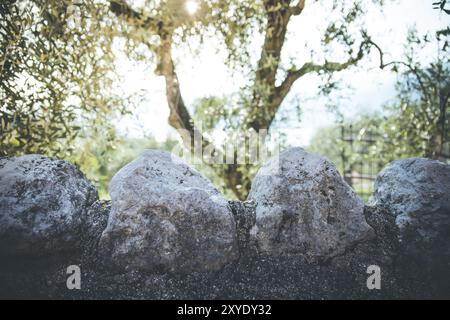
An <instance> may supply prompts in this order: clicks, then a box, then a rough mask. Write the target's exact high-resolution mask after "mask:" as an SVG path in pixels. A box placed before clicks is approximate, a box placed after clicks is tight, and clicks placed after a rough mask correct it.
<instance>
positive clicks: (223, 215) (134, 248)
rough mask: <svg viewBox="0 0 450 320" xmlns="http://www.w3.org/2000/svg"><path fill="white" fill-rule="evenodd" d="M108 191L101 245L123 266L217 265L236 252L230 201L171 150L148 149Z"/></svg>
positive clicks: (184, 269)
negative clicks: (107, 215)
mask: <svg viewBox="0 0 450 320" xmlns="http://www.w3.org/2000/svg"><path fill="white" fill-rule="evenodd" d="M109 193H110V195H111V199H112V209H111V213H110V217H109V220H108V226H107V228H106V230H105V231H104V232H103V235H102V238H101V241H100V245H101V248H102V250H104V252H105V253H106V254H107V255H108V256H111V257H112V262H113V263H114V264H116V265H118V266H119V267H122V268H125V269H131V270H133V269H134V270H153V271H178V272H193V271H212V270H218V269H220V268H222V267H223V266H224V265H226V264H228V263H230V262H232V261H233V260H234V259H235V258H236V257H237V237H236V226H235V221H234V219H233V215H232V212H231V209H230V206H229V205H228V202H227V201H226V200H225V199H224V198H223V197H222V195H221V194H220V193H219V191H218V190H217V189H215V188H214V187H213V185H212V184H211V183H210V182H209V181H208V180H206V179H205V178H204V177H203V176H202V175H201V174H200V173H198V172H197V171H195V170H194V169H192V168H191V167H189V166H188V165H187V164H185V163H184V162H182V160H181V159H179V158H177V157H175V156H173V155H171V154H170V153H167V152H162V151H157V150H148V151H146V152H144V153H143V154H142V155H141V156H140V157H139V158H138V159H136V160H135V161H133V162H131V163H129V164H128V165H126V166H125V167H124V168H122V169H121V170H120V171H119V172H118V173H117V174H116V175H115V176H114V178H113V179H112V181H111V183H110V187H109Z"/></svg>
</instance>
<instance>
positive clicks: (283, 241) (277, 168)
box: [249, 148, 373, 261]
mask: <svg viewBox="0 0 450 320" xmlns="http://www.w3.org/2000/svg"><path fill="white" fill-rule="evenodd" d="M249 199H250V200H253V201H255V202H256V225H255V226H254V227H253V228H252V230H251V235H252V237H253V238H254V239H255V240H256V243H257V245H258V247H259V249H260V250H262V251H266V252H271V253H276V254H281V253H299V254H303V255H304V256H305V257H306V258H308V259H309V260H311V261H316V260H323V259H327V258H330V257H333V256H335V255H337V254H341V253H343V252H344V251H345V250H346V249H347V248H349V247H350V246H352V245H353V244H355V243H356V242H358V241H362V240H365V239H368V238H370V237H371V236H372V235H373V230H372V228H371V227H370V226H369V225H368V224H367V223H366V220H365V218H364V204H363V202H362V200H361V199H359V198H358V197H357V195H356V194H355V193H354V192H353V190H352V189H351V188H350V187H349V186H348V184H347V183H346V182H345V181H344V180H343V179H342V177H341V176H340V175H339V173H338V171H337V170H336V168H335V166H334V165H333V164H332V163H331V162H330V161H328V160H326V159H324V158H322V157H320V156H318V155H314V154H309V153H307V152H306V151H304V150H303V149H301V148H291V149H288V150H286V151H284V152H282V153H281V154H280V155H278V156H275V157H274V158H272V159H271V160H270V161H269V162H268V163H267V164H265V165H264V166H263V167H262V168H261V169H260V170H259V172H258V174H257V176H256V177H255V179H254V181H253V183H252V188H251V191H250V194H249Z"/></svg>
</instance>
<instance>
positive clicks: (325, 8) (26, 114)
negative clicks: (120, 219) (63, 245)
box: [0, 0, 450, 200]
mask: <svg viewBox="0 0 450 320" xmlns="http://www.w3.org/2000/svg"><path fill="white" fill-rule="evenodd" d="M0 16H1V18H0V156H15V155H21V154H29V153H40V154H45V155H49V156H53V157H58V158H62V159H66V160H69V161H71V162H72V163H75V164H76V165H77V166H78V167H79V168H80V169H81V170H82V171H83V172H84V174H85V175H86V176H87V177H88V178H89V179H90V180H91V181H93V183H95V184H96V186H97V187H98V189H99V193H100V197H101V198H103V199H108V193H107V186H108V182H109V180H110V179H111V178H112V176H113V175H114V174H115V173H116V172H117V171H118V170H119V169H120V168H121V167H122V166H124V165H125V164H126V163H128V162H130V161H131V160H133V159H134V158H136V157H137V156H138V155H139V154H140V153H141V152H142V151H143V150H145V149H147V148H158V149H163V150H167V151H171V150H173V148H174V147H175V146H178V145H183V146H184V147H186V148H188V149H189V148H192V146H191V144H190V142H189V141H188V138H189V137H190V138H192V137H193V135H194V134H195V133H199V132H200V134H202V135H203V138H204V143H203V146H204V147H206V146H211V145H214V144H215V143H217V141H218V138H217V137H216V136H215V135H214V134H211V132H213V131H214V130H215V131H218V132H244V133H248V132H258V131H260V130H261V129H268V130H269V136H271V135H274V134H276V135H277V136H279V137H280V138H279V142H280V143H281V145H282V146H281V147H282V149H283V148H287V147H290V146H301V147H303V148H306V149H307V150H308V151H310V152H314V153H318V154H320V155H323V156H325V157H327V158H328V159H330V160H331V161H333V163H334V164H335V165H336V167H337V168H338V169H339V171H340V172H341V174H342V175H343V176H344V178H345V180H346V181H347V182H348V183H349V184H350V185H351V186H352V187H353V188H354V189H355V191H356V192H357V193H358V194H359V195H360V196H361V197H362V198H363V199H364V200H368V198H369V197H370V194H371V192H372V189H373V181H374V178H375V176H376V175H377V174H378V172H379V171H380V170H381V169H382V168H383V167H384V166H385V165H386V164H387V163H388V162H390V161H392V160H394V159H399V158H404V157H416V156H421V157H429V158H433V159H438V160H441V161H444V162H449V160H450V143H449V118H450V115H449V113H450V110H449V108H448V104H449V98H450V61H449V58H450V55H449V50H450V48H449V42H448V41H449V39H450V27H449V26H450V3H447V1H438V0H432V1H428V0H397V1H395V0H355V1H349V0H322V1H321V0H306V1H305V0H239V1H238V0H230V1H224V0H159V1H158V0H110V1H106V0H67V1H64V0H63V1H51V0H21V1H14V0H2V1H1V2H0ZM180 129H182V130H184V132H186V135H187V137H186V135H180V134H179V132H178V131H177V130H180ZM233 139H236V137H233V135H232V134H230V135H225V137H222V141H221V143H222V144H224V145H226V144H227V143H233ZM261 143H266V141H262V142H261ZM216 149H217V152H219V153H220V152H221V147H219V146H217V148H216ZM195 166H196V168H197V169H198V170H200V171H201V172H202V173H203V174H204V175H206V176H207V177H209V178H210V179H211V180H212V181H213V183H214V184H215V185H216V186H217V187H218V188H219V189H220V190H221V191H222V192H223V193H224V194H225V195H226V196H227V197H228V198H230V199H245V198H246V195H247V193H248V190H249V187H250V184H251V179H252V177H253V176H254V174H255V173H256V171H257V169H258V167H259V164H247V165H237V164H232V165H208V164H207V163H200V164H198V163H197V164H195Z"/></svg>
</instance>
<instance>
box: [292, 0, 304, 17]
mask: <svg viewBox="0 0 450 320" xmlns="http://www.w3.org/2000/svg"><path fill="white" fill-rule="evenodd" d="M305 2H306V1H305V0H298V2H297V4H296V5H295V6H292V7H290V8H289V10H290V14H291V15H293V16H298V15H300V14H301V13H302V12H303V10H304V9H305Z"/></svg>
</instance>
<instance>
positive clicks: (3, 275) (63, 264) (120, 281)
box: [0, 205, 450, 299]
mask: <svg viewBox="0 0 450 320" xmlns="http://www.w3.org/2000/svg"><path fill="white" fill-rule="evenodd" d="M94 206H96V205H94ZM107 207H108V205H102V208H101V209H100V210H101V211H105V210H107ZM241 209H244V208H243V207H241V208H239V210H241ZM250 215H251V214H250ZM365 215H366V219H367V222H368V223H369V224H370V226H371V227H372V228H373V229H374V230H375V233H376V237H375V238H373V239H371V240H369V241H365V242H361V243H358V244H356V245H355V246H354V247H353V248H351V249H349V250H347V251H346V252H345V253H344V254H343V255H341V256H338V257H335V258H332V259H330V260H329V261H327V263H309V262H307V261H306V260H305V259H304V258H302V256H301V255H290V254H286V255H281V256H276V257H275V256H273V255H267V254H256V255H241V257H240V259H239V260H238V261H237V262H236V263H234V264H230V265H227V266H225V267H224V268H223V269H222V270H220V271H218V272H215V273H213V274H209V273H194V274H171V273H163V274H160V273H153V272H145V271H137V270H135V271H127V272H123V271H121V272H118V271H114V270H108V269H105V268H103V267H101V266H100V265H99V264H98V262H97V261H96V260H91V256H85V260H81V261H78V262H77V261H74V260H73V258H72V257H64V256H60V257H59V261H53V262H52V263H51V264H50V265H49V264H48V263H47V264H46V265H40V266H39V267H36V262H35V261H34V262H33V263H32V264H31V263H29V262H28V263H25V264H23V263H22V264H21V265H20V266H19V267H16V266H14V267H11V268H9V269H7V270H5V269H4V268H5V264H4V263H2V264H0V283H1V284H2V286H0V298H24V297H25V298H56V299H419V298H441V299H442V298H444V299H448V298H450V287H443V286H442V282H438V281H434V282H431V281H429V280H430V277H434V276H435V275H434V274H429V275H428V277H423V274H422V273H420V272H417V270H414V271H413V273H410V274H408V275H407V276H406V273H405V270H409V269H410V264H409V263H408V264H406V265H399V264H397V257H398V254H399V252H398V250H399V249H398V243H397V237H396V232H397V231H396V225H395V218H394V217H392V216H390V215H388V214H386V212H384V211H382V210H381V209H379V208H374V207H370V208H366V210H365ZM99 217H103V215H99ZM100 220H101V221H103V219H102V218H101V219H100ZM94 230H96V228H93V229H92V231H94ZM99 236H100V233H98V234H97V236H95V237H94V238H98V237H99ZM70 264H79V265H80V266H81V272H82V277H81V279H82V286H81V290H67V288H66V279H67V274H66V268H67V266H68V265H70ZM369 265H378V266H379V267H380V268H381V270H382V282H381V283H382V286H381V290H368V289H367V286H366V281H367V277H368V274H367V272H366V270H367V267H368V266H369ZM2 268H3V269H2Z"/></svg>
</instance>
